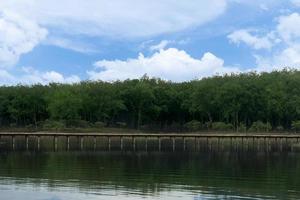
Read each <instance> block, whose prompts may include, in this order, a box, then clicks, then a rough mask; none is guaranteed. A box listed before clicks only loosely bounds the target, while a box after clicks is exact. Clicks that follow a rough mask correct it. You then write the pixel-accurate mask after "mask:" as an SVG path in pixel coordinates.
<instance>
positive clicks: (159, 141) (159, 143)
mask: <svg viewBox="0 0 300 200" xmlns="http://www.w3.org/2000/svg"><path fill="white" fill-rule="evenodd" d="M158 151H159V152H160V151H161V138H160V137H158Z"/></svg>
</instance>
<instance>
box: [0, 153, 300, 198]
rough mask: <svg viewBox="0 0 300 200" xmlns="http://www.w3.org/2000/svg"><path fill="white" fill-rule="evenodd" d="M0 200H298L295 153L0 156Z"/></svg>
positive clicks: (299, 160) (299, 161) (299, 171)
mask: <svg viewBox="0 0 300 200" xmlns="http://www.w3.org/2000/svg"><path fill="white" fill-rule="evenodd" d="M0 194H1V195H0V199H1V200H2V199H3V200H4V199H5V200H6V199H7V200H24V199H28V200H29V199H30V200H71V199H75V200H77V199H78V200H79V199H80V200H81V199H91V200H93V199H97V200H98V199H108V200H109V199H112V200H115V199H118V200H121V199H166V200H168V199H181V200H200V199H300V154H271V155H266V154H255V153H241V154H236V153H235V154H233V153H226V154H221V153H218V154H212V153H211V154H182V153H181V154H170V153H164V154H158V153H153V154H139V153H135V154H133V153H128V154H124V153H123V154H121V153H110V154H108V153H75V152H69V153H17V152H15V153H1V154H0Z"/></svg>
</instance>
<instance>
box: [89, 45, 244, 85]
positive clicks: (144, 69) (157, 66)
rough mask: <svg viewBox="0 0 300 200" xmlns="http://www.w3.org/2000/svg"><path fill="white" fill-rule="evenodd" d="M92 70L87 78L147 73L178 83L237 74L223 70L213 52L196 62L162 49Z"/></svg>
mask: <svg viewBox="0 0 300 200" xmlns="http://www.w3.org/2000/svg"><path fill="white" fill-rule="evenodd" d="M95 68H96V69H95V70H93V71H88V72H87V73H88V75H89V77H90V79H92V80H104V81H113V80H125V79H128V78H129V79H134V78H140V77H142V76H143V75H144V74H147V75H149V76H151V77H160V78H162V79H165V80H172V81H176V82H181V81H187V80H192V79H196V78H202V77H206V76H211V75H215V74H217V73H231V72H239V70H238V69H237V68H231V67H225V66H224V61H223V60H222V59H220V58H218V57H216V56H215V55H213V54H212V53H209V52H207V53H205V54H204V55H203V56H202V58H200V59H197V58H193V57H191V56H190V55H189V54H188V53H186V52H185V51H181V50H178V49H176V48H169V49H166V50H163V49H162V50H160V51H159V52H156V53H154V54H153V55H152V56H150V57H145V56H144V55H143V54H140V55H139V56H138V58H135V59H128V60H126V61H121V60H113V61H108V60H101V61H98V62H96V63H95Z"/></svg>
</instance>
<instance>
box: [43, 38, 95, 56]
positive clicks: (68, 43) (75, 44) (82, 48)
mask: <svg viewBox="0 0 300 200" xmlns="http://www.w3.org/2000/svg"><path fill="white" fill-rule="evenodd" d="M42 44H45V45H53V46H58V47H60V48H64V49H70V50H72V51H76V52H79V53H87V54H89V53H97V52H98V51H97V50H96V48H95V47H92V46H91V45H88V44H85V43H83V42H80V41H74V40H69V39H67V38H60V37H51V36H50V37H49V38H47V39H46V40H45V41H44V42H43V43H42Z"/></svg>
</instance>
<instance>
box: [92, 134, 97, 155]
mask: <svg viewBox="0 0 300 200" xmlns="http://www.w3.org/2000/svg"><path fill="white" fill-rule="evenodd" d="M93 147H94V151H96V148H97V138H96V136H94V140H93Z"/></svg>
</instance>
